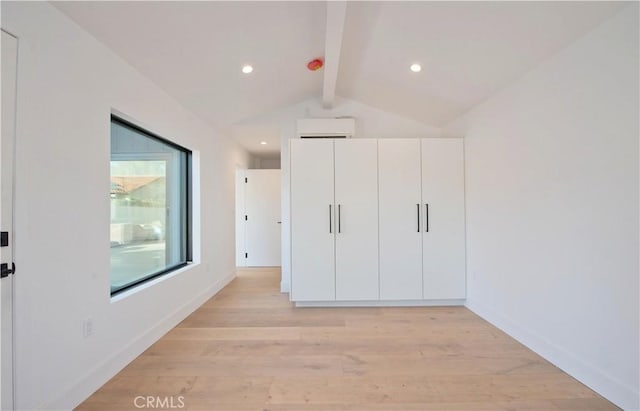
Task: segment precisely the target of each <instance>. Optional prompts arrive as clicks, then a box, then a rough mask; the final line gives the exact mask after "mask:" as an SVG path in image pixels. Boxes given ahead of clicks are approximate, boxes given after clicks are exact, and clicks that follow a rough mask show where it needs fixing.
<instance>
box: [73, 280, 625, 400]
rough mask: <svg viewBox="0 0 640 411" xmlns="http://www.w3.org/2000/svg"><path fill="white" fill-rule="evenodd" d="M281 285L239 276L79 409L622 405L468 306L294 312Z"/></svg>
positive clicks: (306, 309) (275, 282)
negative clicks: (151, 399) (168, 404)
mask: <svg viewBox="0 0 640 411" xmlns="http://www.w3.org/2000/svg"><path fill="white" fill-rule="evenodd" d="M279 285H280V273H279V271H278V270H274V269H250V270H241V271H239V272H238V278H237V279H235V280H234V281H233V282H232V283H231V284H229V285H228V286H227V287H226V288H225V289H224V290H222V291H221V292H220V293H219V294H218V295H216V296H215V297H214V298H212V299H211V300H209V301H207V302H206V303H205V304H204V305H203V306H202V307H200V308H199V309H198V310H197V311H195V312H194V313H193V314H192V315H190V316H189V317H188V318H186V319H185V320H184V321H183V322H182V323H181V324H179V325H178V326H177V327H176V328H174V329H173V330H171V331H170V332H169V333H168V334H166V335H165V336H164V337H162V339H160V340H159V341H158V342H157V343H155V344H154V345H153V346H151V347H150V348H149V349H148V350H147V351H145V352H144V353H143V354H142V355H140V356H139V357H138V358H137V359H136V360H135V361H133V362H132V363H131V364H130V365H128V366H127V367H126V368H125V369H123V370H122V371H121V372H120V373H119V374H118V375H117V376H115V377H114V378H113V379H112V380H111V381H109V382H108V383H107V384H105V385H104V386H103V387H102V388H101V389H100V390H98V391H97V392H96V393H95V394H93V395H92V396H91V397H90V398H89V399H87V400H86V401H85V402H84V403H83V404H81V405H80V407H78V409H79V410H126V409H131V410H137V409H140V408H136V407H135V404H134V400H135V397H136V396H160V397H161V398H165V397H169V399H170V397H171V396H173V401H174V402H173V405H174V406H175V407H177V406H179V405H180V404H181V403H180V402H179V398H178V396H182V397H183V401H182V402H183V403H184V408H183V409H186V410H212V411H213V410H243V411H244V410H247V411H249V410H251V411H255V410H269V411H278V410H283V411H284V410H287V411H305V410H309V411H310V410H313V411H317V410H327V411H329V410H331V411H346V410H363V411H365V410H367V411H368V410H384V411H397V410H414V411H418V410H420V411H422V410H432V409H433V410H515V409H524V410H557V409H563V410H587V409H590V410H610V409H617V408H616V407H615V406H613V404H611V403H610V402H608V401H606V400H605V399H603V398H602V397H600V396H598V395H597V394H596V393H594V392H593V391H591V390H590V389H589V388H587V387H586V386H584V385H582V384H581V383H579V382H578V381H576V380H575V379H573V378H572V377H570V376H569V375H567V374H565V373H563V372H562V371H560V370H559V369H558V368H556V367H554V366H553V365H551V364H550V363H549V362H547V361H545V360H544V359H542V358H541V357H540V356H538V355H536V354H535V353H533V352H532V351H530V350H528V349H527V348H525V347H524V346H522V345H521V344H519V343H518V342H516V341H515V340H513V339H512V338H510V337H509V336H507V335H506V334H504V333H503V332H501V331H500V330H498V329H497V328H495V327H493V326H492V325H490V324H489V323H487V322H486V321H484V320H482V319H480V318H479V317H478V316H476V315H475V314H473V313H472V312H471V311H469V310H467V309H466V308H463V307H435V308H425V307H422V308H293V306H292V305H291V304H290V303H289V301H288V297H287V295H286V294H280V292H279ZM138 401H140V400H138ZM139 404H140V403H138V405H139Z"/></svg>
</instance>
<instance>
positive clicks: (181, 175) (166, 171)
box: [110, 116, 191, 295]
mask: <svg viewBox="0 0 640 411" xmlns="http://www.w3.org/2000/svg"><path fill="white" fill-rule="evenodd" d="M190 163H191V152H190V151H189V150H187V149H185V148H183V147H180V146H178V145H176V144H173V143H171V142H169V141H166V140H164V139H162V138H160V137H158V136H155V135H153V134H151V133H149V132H147V131H145V130H143V129H141V128H139V127H137V126H135V125H133V124H130V123H128V122H126V121H124V120H122V119H119V118H117V117H115V116H112V117H111V191H110V195H111V234H110V239H111V269H110V276H111V295H114V294H116V293H118V292H121V291H124V290H126V289H129V288H131V287H134V286H136V285H138V284H141V283H142V282H144V281H148V280H150V279H152V278H155V277H157V276H160V275H162V274H166V273H168V272H170V271H173V270H175V269H177V268H180V267H182V266H184V265H186V264H187V263H188V262H189V261H190V260H191V241H190V238H191V230H190V225H191V219H190V204H189V203H190V199H189V197H190V191H191V181H190V174H191V173H190V171H191V170H190V168H191V164H190Z"/></svg>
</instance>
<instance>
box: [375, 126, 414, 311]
mask: <svg viewBox="0 0 640 411" xmlns="http://www.w3.org/2000/svg"><path fill="white" fill-rule="evenodd" d="M420 179H421V172H420V140H419V139H381V140H378V182H379V183H378V184H379V187H378V188H379V213H380V219H379V220H380V232H379V235H380V298H381V299H383V300H417V299H422V225H421V223H422V221H421V195H420V187H421V185H420Z"/></svg>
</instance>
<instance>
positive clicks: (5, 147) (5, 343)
mask: <svg viewBox="0 0 640 411" xmlns="http://www.w3.org/2000/svg"><path fill="white" fill-rule="evenodd" d="M0 31H1V32H2V40H3V41H2V42H3V43H5V41H10V42H11V45H10V48H7V47H6V46H7V44H5V45H4V47H3V50H2V51H3V53H2V56H3V60H4V59H5V58H11V59H12V60H11V61H10V62H8V63H10V64H11V69H10V70H9V71H7V67H6V66H5V63H4V61H3V64H2V66H4V67H2V70H1V71H2V74H3V77H4V75H10V76H11V77H10V81H9V82H8V84H9V85H10V86H12V89H11V91H10V92H11V93H12V95H10V96H9V97H8V98H9V100H10V101H9V104H8V106H9V110H10V111H8V110H7V105H6V102H5V104H3V117H5V116H8V117H6V118H3V119H2V120H3V121H2V125H3V130H2V133H1V135H0V156H1V159H2V161H0V164H1V165H0V191H1V192H2V196H1V197H0V204H1V206H0V212H1V213H2V218H0V220H1V221H4V223H2V231H7V232H8V246H6V247H2V252H0V257H2V262H3V263H6V264H8V265H9V269H11V267H12V265H13V262H14V261H15V244H14V239H15V216H14V212H13V211H14V209H15V145H16V113H17V83H18V38H17V36H14V35H13V34H11V33H9V32H8V31H6V30H4V29H0ZM5 80H6V79H5ZM3 83H4V82H3ZM4 90H7V89H4ZM3 94H4V93H3ZM2 97H3V99H4V98H5V96H4V95H3V96H2ZM1 221H0V222H1ZM1 281H2V286H0V291H1V292H0V299H3V297H2V295H3V294H5V293H7V294H8V298H9V300H10V301H9V303H8V310H9V313H6V312H2V314H1V315H0V326H1V328H2V331H3V332H2V337H0V408H1V409H2V410H13V409H14V407H15V380H16V379H15V371H16V370H15V350H14V348H15V346H16V344H15V332H14V331H15V318H16V316H15V278H14V276H13V275H9V276H7V277H6V278H3V279H2V280H1ZM5 287H8V289H4V288H5ZM4 298H6V296H5V297H4ZM3 305H4V303H3V302H2V301H0V307H2V306H3ZM5 310H6V308H5ZM0 312H1V308H0ZM6 322H8V323H9V324H8V325H7V324H6ZM7 329H8V330H9V333H8V335H7ZM7 361H8V362H9V364H8V365H7Z"/></svg>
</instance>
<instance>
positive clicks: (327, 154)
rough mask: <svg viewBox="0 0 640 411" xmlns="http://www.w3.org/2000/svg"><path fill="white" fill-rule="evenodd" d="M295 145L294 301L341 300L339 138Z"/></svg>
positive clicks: (292, 143)
mask: <svg viewBox="0 0 640 411" xmlns="http://www.w3.org/2000/svg"><path fill="white" fill-rule="evenodd" d="M289 143H290V146H289V150H290V160H291V168H290V170H291V299H292V300H293V301H330V300H335V298H336V288H335V287H336V283H335V256H334V252H335V244H334V230H335V218H334V213H335V209H334V192H333V140H330V139H317V140H312V139H292V140H290V141H289Z"/></svg>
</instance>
